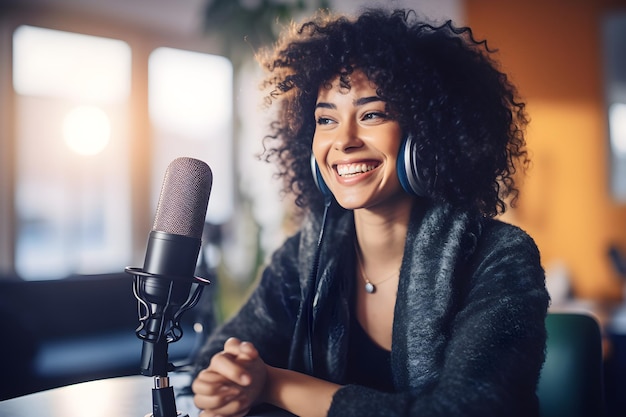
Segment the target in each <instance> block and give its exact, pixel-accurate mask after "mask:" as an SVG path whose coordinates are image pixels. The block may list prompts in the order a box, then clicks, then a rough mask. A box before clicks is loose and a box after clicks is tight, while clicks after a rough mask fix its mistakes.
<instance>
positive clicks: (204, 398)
mask: <svg viewBox="0 0 626 417" xmlns="http://www.w3.org/2000/svg"><path fill="white" fill-rule="evenodd" d="M241 396H242V392H241V389H240V388H239V387H237V386H231V387H223V389H219V390H217V391H216V392H215V393H213V394H211V395H204V394H196V395H194V397H193V402H194V404H195V405H196V407H198V408H199V409H201V410H212V411H214V412H217V411H216V410H220V409H222V408H223V407H225V406H227V405H228V404H229V403H230V402H232V401H233V400H234V399H236V398H240V397H241Z"/></svg>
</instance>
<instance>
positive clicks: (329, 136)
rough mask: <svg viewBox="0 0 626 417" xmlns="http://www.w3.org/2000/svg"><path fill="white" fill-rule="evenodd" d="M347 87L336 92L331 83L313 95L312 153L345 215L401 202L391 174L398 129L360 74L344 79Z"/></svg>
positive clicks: (399, 189)
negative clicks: (348, 81) (348, 84)
mask: <svg viewBox="0 0 626 417" xmlns="http://www.w3.org/2000/svg"><path fill="white" fill-rule="evenodd" d="M350 85H351V88H350V89H349V90H348V89H345V88H341V86H340V84H339V78H338V77H337V78H336V79H334V80H333V81H332V83H330V84H328V85H323V86H322V87H321V88H320V90H319V93H318V97H317V104H316V108H315V120H316V128H315V135H314V136H313V153H314V155H315V159H316V160H317V163H318V165H319V167H320V172H321V173H322V176H323V178H324V181H325V182H326V184H327V185H328V188H330V190H331V191H332V193H333V195H334V196H335V199H336V200H337V202H338V203H339V204H340V205H341V206H342V207H344V208H346V209H359V208H367V209H374V208H375V207H380V206H381V205H383V206H384V205H388V204H397V203H398V200H407V197H408V194H406V193H405V192H404V191H403V190H402V187H401V185H400V182H399V180H398V175H397V172H396V159H397V156H398V150H399V149H400V143H401V141H402V132H401V129H400V125H399V124H398V122H397V121H396V120H394V119H392V118H390V117H389V115H388V113H387V110H386V108H385V107H386V103H385V102H384V101H383V100H382V99H381V98H380V97H379V96H378V95H377V93H376V86H375V85H373V83H371V82H370V81H369V80H368V79H367V77H366V76H365V75H364V74H363V73H362V72H360V71H355V72H354V73H352V74H351V75H350Z"/></svg>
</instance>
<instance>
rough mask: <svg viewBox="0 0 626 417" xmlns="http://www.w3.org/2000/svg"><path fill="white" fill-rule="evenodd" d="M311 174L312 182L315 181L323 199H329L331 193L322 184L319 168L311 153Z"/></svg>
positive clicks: (324, 184)
mask: <svg viewBox="0 0 626 417" xmlns="http://www.w3.org/2000/svg"><path fill="white" fill-rule="evenodd" d="M311 173H312V174H313V181H315V185H316V186H317V188H318V189H319V190H320V191H321V193H322V194H323V195H324V197H330V196H331V195H332V193H331V192H330V188H328V186H327V185H326V183H325V182H324V178H322V173H321V172H320V167H319V166H318V165H317V161H316V160H315V155H313V154H312V153H311Z"/></svg>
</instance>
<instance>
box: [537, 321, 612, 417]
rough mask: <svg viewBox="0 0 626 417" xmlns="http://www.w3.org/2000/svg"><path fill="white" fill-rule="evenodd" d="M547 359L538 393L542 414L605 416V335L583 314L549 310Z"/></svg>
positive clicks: (587, 416) (571, 416)
mask: <svg viewBox="0 0 626 417" xmlns="http://www.w3.org/2000/svg"><path fill="white" fill-rule="evenodd" d="M546 329H547V332H548V341H547V344H546V361H545V363H544V365H543V369H542V370H541V375H540V377H539V385H538V387H537V395H538V397H539V408H540V415H541V417H601V416H603V415H605V412H606V411H605V404H604V382H603V360H602V338H601V335H600V327H599V325H598V322H597V321H596V320H595V319H594V318H592V317H591V316H589V315H587V314H582V313H549V314H548V317H547V318H546Z"/></svg>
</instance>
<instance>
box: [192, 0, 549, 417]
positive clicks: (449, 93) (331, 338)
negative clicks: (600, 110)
mask: <svg viewBox="0 0 626 417" xmlns="http://www.w3.org/2000/svg"><path fill="white" fill-rule="evenodd" d="M489 54H490V51H489V49H488V48H487V45H486V43H485V42H478V41H476V40H475V39H474V38H473V36H472V34H471V31H470V30H469V29H468V28H455V27H453V26H452V24H450V23H447V24H445V25H443V26H440V27H434V26H431V25H429V24H426V23H421V22H419V21H417V19H416V17H415V14H414V13H411V12H405V11H395V12H386V11H383V10H370V11H367V12H365V13H363V14H362V15H360V16H359V17H358V18H357V19H354V20H351V19H348V18H344V17H333V16H329V15H320V16H318V17H316V18H315V19H313V20H312V21H310V22H308V23H305V24H303V25H302V26H300V27H299V28H296V27H294V28H291V30H290V31H288V32H287V33H285V34H284V35H283V37H282V38H281V39H280V40H279V43H278V44H277V45H276V48H275V49H274V50H272V51H266V52H265V54H263V55H261V56H260V57H259V58H260V61H261V63H262V64H263V65H264V67H265V68H266V69H267V71H268V77H267V79H266V86H269V87H270V90H271V93H270V94H269V97H270V102H271V103H272V104H277V105H279V109H278V113H277V119H276V120H275V122H274V123H273V124H272V128H273V134H272V135H271V136H270V137H268V139H267V141H266V156H267V158H268V159H270V160H275V161H276V162H277V163H278V166H279V167H280V173H281V175H282V176H283V178H284V179H285V180H286V184H287V188H288V189H289V190H291V191H293V192H294V193H295V194H296V197H297V198H296V202H297V203H298V205H299V206H300V207H302V208H303V209H304V213H305V214H306V217H305V219H304V222H303V225H302V228H301V230H300V231H299V232H298V233H296V234H295V235H294V236H292V237H291V238H289V239H288V240H287V241H286V242H285V243H284V245H283V246H282V247H281V248H280V249H279V250H278V251H277V252H276V253H275V254H274V255H273V257H272V260H271V263H270V265H269V266H267V268H266V269H265V271H264V272H263V274H262V277H261V280H260V282H259V284H258V286H257V287H256V289H255V291H254V292H253V293H252V295H251V297H250V298H249V300H248V301H247V302H246V303H245V304H244V305H243V307H242V308H241V310H240V311H239V312H238V313H237V314H236V315H235V316H234V317H233V318H232V319H231V320H229V321H228V322H227V323H225V324H224V325H223V326H222V327H220V328H219V329H217V331H216V332H215V333H214V334H213V335H212V336H211V337H210V339H209V340H208V341H207V344H206V346H205V347H204V349H203V351H202V352H201V354H200V356H199V358H198V361H197V365H198V366H197V376H196V378H195V380H194V383H193V386H192V388H193V390H194V392H195V398H194V400H195V403H196V405H197V406H198V407H199V408H201V409H203V410H204V411H203V412H202V414H201V415H202V416H242V415H245V414H246V412H248V410H249V409H250V407H251V406H253V405H255V404H258V403H263V402H266V403H270V404H274V405H276V406H278V407H281V408H284V409H286V410H289V411H291V412H292V413H294V414H297V415H301V416H326V415H328V416H342V417H346V416H359V417H363V416H483V417H485V416H533V415H538V401H537V397H536V395H535V389H536V384H537V380H538V377H539V371H540V368H541V365H542V363H543V359H544V345H545V339H546V334H545V327H544V319H545V315H546V310H547V306H548V302H549V297H548V294H547V292H546V289H545V282H544V273H543V270H542V268H541V264H540V258H539V253H538V251H537V248H536V246H535V244H534V242H533V240H532V239H531V238H530V237H529V236H528V235H527V234H526V233H524V232H523V231H522V230H520V229H518V228H516V227H514V226H511V225H507V224H505V223H502V222H500V221H497V220H495V219H494V218H493V217H494V216H496V215H497V214H499V213H502V212H503V211H504V210H505V207H506V205H505V199H506V198H507V197H512V198H513V199H514V198H515V197H516V195H517V188H516V186H515V182H514V174H515V172H516V167H517V166H521V167H524V166H525V165H526V164H527V163H528V160H527V154H526V151H525V141H524V135H523V129H524V127H525V125H526V123H527V119H526V114H525V110H524V104H523V103H521V102H520V101H519V100H518V99H517V97H516V91H515V89H514V87H513V86H512V85H511V84H510V82H509V81H508V79H507V77H506V75H504V74H503V73H501V72H500V71H499V70H498V69H497V66H496V65H495V63H494V62H493V61H492V60H491V58H490V57H489ZM311 150H312V153H311ZM311 154H312V155H313V157H314V160H312V159H311ZM311 161H312V164H311V163H310V162H311Z"/></svg>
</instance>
